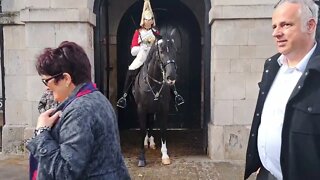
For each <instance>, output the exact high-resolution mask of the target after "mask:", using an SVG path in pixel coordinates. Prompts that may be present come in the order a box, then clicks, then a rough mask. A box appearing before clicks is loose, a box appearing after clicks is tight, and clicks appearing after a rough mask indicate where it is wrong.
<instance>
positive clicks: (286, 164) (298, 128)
mask: <svg viewBox="0 0 320 180" xmlns="http://www.w3.org/2000/svg"><path fill="white" fill-rule="evenodd" d="M279 56H280V54H276V55H274V56H272V57H271V58H269V59H267V60H266V62H265V64H264V71H263V75H262V80H261V82H260V83H258V85H259V88H260V91H259V96H258V101H257V105H256V109H255V113H254V117H253V122H252V126H251V132H250V137H249V143H248V148H247V155H246V167H245V176H244V178H245V179H247V178H248V177H249V176H250V175H251V174H252V173H253V172H255V171H257V170H258V168H260V167H261V166H262V164H261V161H260V158H259V154H258V147H257V135H258V128H259V125H260V122H261V113H262V109H263V105H264V102H265V99H266V97H267V95H268V92H269V90H270V87H271V85H272V82H273V80H274V79H275V77H276V75H277V72H278V70H279V68H280V66H279V63H278V62H277V59H278V57H279ZM280 164H281V169H282V174H283V179H284V180H301V179H320V44H319V42H318V44H317V47H316V49H315V51H314V53H313V54H312V56H311V58H310V60H309V62H308V64H307V67H306V69H305V71H304V72H303V74H302V76H301V77H300V79H299V81H298V83H297V85H296V86H295V88H294V89H293V92H292V94H291V95H290V98H289V100H288V103H287V105H286V110H285V116H284V122H283V128H282V144H281V153H280Z"/></svg>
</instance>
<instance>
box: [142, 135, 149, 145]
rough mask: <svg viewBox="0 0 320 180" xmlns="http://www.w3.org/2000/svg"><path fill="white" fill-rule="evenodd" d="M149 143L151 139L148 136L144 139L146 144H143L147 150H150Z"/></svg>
mask: <svg viewBox="0 0 320 180" xmlns="http://www.w3.org/2000/svg"><path fill="white" fill-rule="evenodd" d="M148 143H149V138H148V134H147V135H146V137H145V138H144V142H143V144H144V147H145V148H148Z"/></svg>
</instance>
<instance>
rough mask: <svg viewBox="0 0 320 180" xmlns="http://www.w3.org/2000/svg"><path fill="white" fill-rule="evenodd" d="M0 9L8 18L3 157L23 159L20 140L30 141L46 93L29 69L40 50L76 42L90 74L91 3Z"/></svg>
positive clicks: (33, 0)
mask: <svg viewBox="0 0 320 180" xmlns="http://www.w3.org/2000/svg"><path fill="white" fill-rule="evenodd" d="M2 4H3V12H4V14H5V15H7V18H6V21H5V22H4V20H3V21H2V24H4V28H3V31H4V66H5V93H6V104H5V105H6V116H5V120H6V124H5V126H4V127H3V131H2V151H3V152H4V153H23V151H24V148H23V140H24V139H26V138H28V137H30V136H31V135H32V131H33V128H34V127H35V125H36V121H37V117H38V115H39V114H38V109H37V105H38V101H39V99H40V97H41V94H42V92H43V91H44V90H45V87H44V86H43V84H42V83H41V80H40V77H39V76H38V74H37V72H36V70H35V67H34V64H35V59H36V57H37V55H38V54H39V53H40V52H41V50H43V49H44V48H46V47H57V46H58V45H59V44H60V43H61V42H62V41H65V40H68V41H74V42H77V43H78V44H80V45H81V46H82V47H83V48H84V49H85V51H86V52H87V54H88V56H89V59H90V61H91V64H92V70H93V68H94V67H93V64H94V63H93V60H94V59H93V57H94V54H93V27H94V26H95V15H94V14H93V10H92V9H93V0H90V1H89V0H55V1H49V0H43V1H41V2H40V1H37V0H25V1H18V0H3V1H2ZM92 72H94V71H92ZM92 77H94V74H92Z"/></svg>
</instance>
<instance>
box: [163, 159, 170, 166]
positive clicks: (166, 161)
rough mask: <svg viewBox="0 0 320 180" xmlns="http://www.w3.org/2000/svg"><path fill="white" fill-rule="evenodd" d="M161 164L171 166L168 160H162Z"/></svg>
mask: <svg viewBox="0 0 320 180" xmlns="http://www.w3.org/2000/svg"><path fill="white" fill-rule="evenodd" d="M162 164H164V165H169V164H171V162H170V158H164V159H162Z"/></svg>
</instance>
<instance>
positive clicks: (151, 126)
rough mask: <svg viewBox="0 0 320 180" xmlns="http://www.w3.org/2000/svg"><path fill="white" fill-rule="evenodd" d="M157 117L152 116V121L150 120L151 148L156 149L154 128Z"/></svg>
mask: <svg viewBox="0 0 320 180" xmlns="http://www.w3.org/2000/svg"><path fill="white" fill-rule="evenodd" d="M155 118H156V115H155V114H153V115H152V119H149V142H150V148H151V149H156V143H155V142H154V133H153V126H154V121H155Z"/></svg>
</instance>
